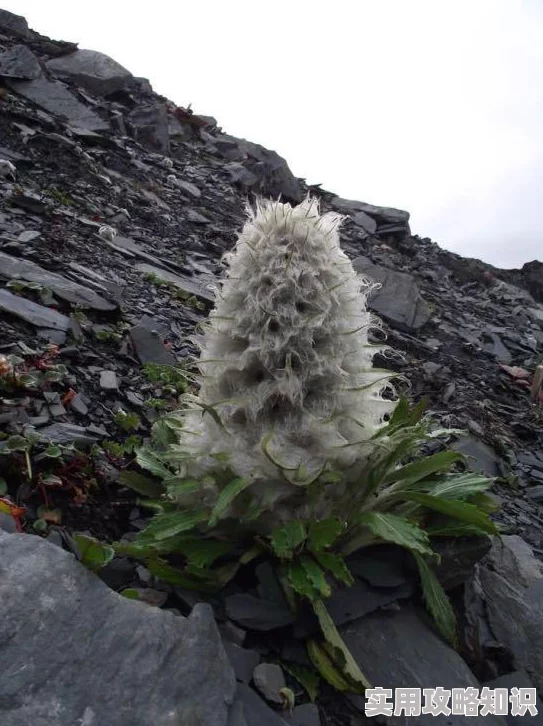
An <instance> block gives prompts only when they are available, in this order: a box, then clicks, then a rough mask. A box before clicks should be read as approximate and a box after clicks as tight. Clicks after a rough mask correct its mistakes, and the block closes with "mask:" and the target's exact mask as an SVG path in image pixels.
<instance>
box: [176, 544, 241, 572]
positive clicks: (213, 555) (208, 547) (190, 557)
mask: <svg viewBox="0 0 543 726" xmlns="http://www.w3.org/2000/svg"><path fill="white" fill-rule="evenodd" d="M233 549H234V545H233V544H232V543H230V542H223V541H221V540H217V539H199V538H198V539H187V540H185V541H181V542H179V545H178V552H180V553H181V554H183V555H184V556H185V557H186V558H187V562H188V563H189V564H190V565H192V566H193V567H197V568H207V567H210V565H212V564H213V563H214V562H215V560H216V559H218V558H219V557H221V556H222V555H225V554H227V553H229V552H231V551H232V550H233Z"/></svg>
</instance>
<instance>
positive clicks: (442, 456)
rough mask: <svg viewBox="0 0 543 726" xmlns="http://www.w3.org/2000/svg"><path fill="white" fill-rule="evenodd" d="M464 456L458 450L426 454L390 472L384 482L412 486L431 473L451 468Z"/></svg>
mask: <svg viewBox="0 0 543 726" xmlns="http://www.w3.org/2000/svg"><path fill="white" fill-rule="evenodd" d="M463 458H464V457H463V456H462V454H460V453H459V452H457V451H438V453H437V454H432V455H431V456H426V457H425V458H423V459H419V460H418V461H414V462H412V463H411V464H406V465H405V466H401V467H400V468H399V469H396V470H395V471H392V472H390V474H387V475H386V476H385V478H384V479H383V484H392V483H393V482H399V483H400V484H401V485H402V486H410V485H412V484H414V483H415V482H418V481H420V480H421V479H424V478H425V477H427V476H430V474H435V473H436V472H438V471H443V469H447V470H448V469H450V468H451V466H452V465H453V464H454V463H455V462H457V461H462V460H463Z"/></svg>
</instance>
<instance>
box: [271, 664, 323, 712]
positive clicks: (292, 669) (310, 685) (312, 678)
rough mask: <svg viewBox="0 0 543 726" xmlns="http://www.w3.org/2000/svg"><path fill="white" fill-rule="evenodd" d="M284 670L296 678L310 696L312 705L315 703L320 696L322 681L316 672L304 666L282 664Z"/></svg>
mask: <svg viewBox="0 0 543 726" xmlns="http://www.w3.org/2000/svg"><path fill="white" fill-rule="evenodd" d="M281 665H282V667H283V668H284V670H286V671H287V673H290V675H291V676H292V677H293V678H295V679H296V680H297V681H298V683H300V684H301V685H302V686H303V687H304V688H305V690H306V691H307V695H308V696H309V698H310V700H311V703H315V701H316V700H317V697H318V695H319V688H320V682H321V679H320V678H319V676H318V674H317V673H315V671H312V670H310V669H309V668H304V666H301V665H298V663H284V662H283V663H281Z"/></svg>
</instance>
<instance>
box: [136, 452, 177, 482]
mask: <svg viewBox="0 0 543 726" xmlns="http://www.w3.org/2000/svg"><path fill="white" fill-rule="evenodd" d="M136 461H137V463H138V464H139V465H140V466H141V468H142V469H147V471H150V472H151V474H154V475H155V476H158V477H159V479H165V478H166V477H168V476H171V472H170V471H169V470H168V469H167V468H166V467H165V466H164V464H163V463H162V461H161V460H160V458H159V457H158V456H157V454H155V452H154V451H152V449H150V448H149V447H147V446H142V447H141V448H140V449H137V450H136Z"/></svg>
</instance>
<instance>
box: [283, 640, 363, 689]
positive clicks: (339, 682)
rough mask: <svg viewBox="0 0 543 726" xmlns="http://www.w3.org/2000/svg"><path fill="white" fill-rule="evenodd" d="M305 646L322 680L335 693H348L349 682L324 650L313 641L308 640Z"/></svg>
mask: <svg viewBox="0 0 543 726" xmlns="http://www.w3.org/2000/svg"><path fill="white" fill-rule="evenodd" d="M306 646H307V654H308V655H309V658H310V660H311V662H312V663H313V665H314V666H315V668H316V669H317V670H318V672H319V673H320V674H321V676H322V677H323V678H324V680H325V681H326V682H327V683H329V684H330V685H331V686H332V687H333V688H335V689H336V691H349V690H350V689H351V686H350V684H349V681H347V679H346V678H344V677H343V675H342V673H341V671H340V670H339V669H338V668H337V666H336V665H335V664H334V663H333V661H332V660H331V658H330V656H329V655H328V653H327V652H326V651H325V650H324V648H323V647H322V646H321V645H319V643H317V642H316V641H315V640H308V641H307V643H306ZM295 677H296V676H295Z"/></svg>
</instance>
